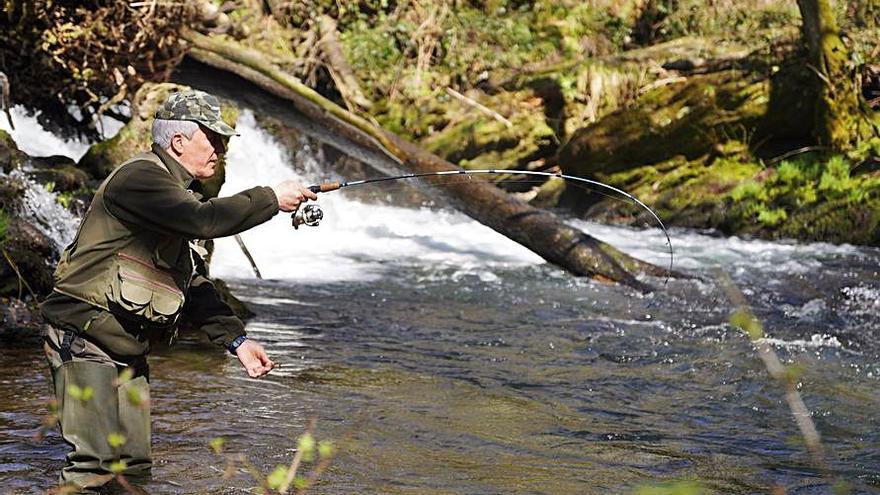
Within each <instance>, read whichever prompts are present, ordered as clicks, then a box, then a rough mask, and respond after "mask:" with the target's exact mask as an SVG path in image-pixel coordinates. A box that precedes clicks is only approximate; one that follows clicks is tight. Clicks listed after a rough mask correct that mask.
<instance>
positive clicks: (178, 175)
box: [151, 143, 200, 189]
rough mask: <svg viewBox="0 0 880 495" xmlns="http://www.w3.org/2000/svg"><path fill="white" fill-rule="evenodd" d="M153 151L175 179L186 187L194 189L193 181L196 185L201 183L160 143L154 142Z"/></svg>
mask: <svg viewBox="0 0 880 495" xmlns="http://www.w3.org/2000/svg"><path fill="white" fill-rule="evenodd" d="M151 151H152V152H153V153H154V154H155V155H156V156H158V157H159V159H160V160H162V163H164V164H165V166H166V167H168V171H169V172H170V173H171V176H172V177H174V180H175V181H177V182H178V183H180V185H181V186H183V188H184V189H192V188H193V183H196V185H197V186H198V185H200V183H199V182H198V181H197V180H196V179H195V177H193V175H192V174H191V173H189V170H187V169H185V168H183V165H181V164H180V162H178V161H177V160H175V159H174V157H172V156H171V155H169V154H168V152H167V151H165V150H163V149H162V148H161V147H160V146H159V145H158V144H155V143H153V146H152V148H151Z"/></svg>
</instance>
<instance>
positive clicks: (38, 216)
mask: <svg viewBox="0 0 880 495" xmlns="http://www.w3.org/2000/svg"><path fill="white" fill-rule="evenodd" d="M0 180H3V181H10V182H12V183H14V184H20V185H21V186H22V187H23V188H24V198H23V201H22V202H21V203H20V206H19V207H20V209H21V211H19V212H18V213H19V214H20V215H22V216H23V217H25V218H30V219H32V220H33V222H32V224H33V225H34V226H35V227H36V228H37V229H38V230H39V231H40V232H41V233H42V234H44V235H45V236H47V237H48V238H49V239H51V240H52V243H53V244H54V245H55V248H56V249H57V250H58V252H61V251H62V250H63V249H64V248H65V247H66V246H67V245H68V244H70V241H72V240H73V236H74V235H76V227H77V223H78V222H79V219H78V218H77V217H76V216H75V215H73V214H72V213H70V212H69V211H67V209H66V208H64V207H63V206H61V205H60V204H58V201H57V196H56V195H55V194H54V193H51V192H49V191H47V190H46V188H45V187H43V186H41V185H40V184H37V183H36V182H34V181H33V180H31V179H30V178H28V176H27V175H26V174H25V172H24V171H22V170H20V169H15V170H13V171H12V172H10V173H9V174H5V173H3V172H2V171H0Z"/></svg>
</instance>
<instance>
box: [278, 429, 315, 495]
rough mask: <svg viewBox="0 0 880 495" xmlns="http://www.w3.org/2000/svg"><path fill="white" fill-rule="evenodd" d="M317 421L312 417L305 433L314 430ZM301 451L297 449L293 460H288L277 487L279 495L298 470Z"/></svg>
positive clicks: (282, 493) (284, 491)
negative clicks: (283, 474)
mask: <svg viewBox="0 0 880 495" xmlns="http://www.w3.org/2000/svg"><path fill="white" fill-rule="evenodd" d="M316 423H317V421H316V420H315V419H314V418H312V420H311V421H309V427H308V428H307V429H306V433H308V434H311V433H312V432H313V431H314V430H315V424H316ZM302 456H303V452H302V450H299V449H297V451H296V454H294V456H293V460H292V461H291V462H290V469H288V470H287V476H285V477H284V483H281V486H280V487H278V492H279V493H281V495H285V494H286V493H287V490H288V489H289V488H290V484H291V483H293V479H294V478H296V472H297V470H299V464H300V462H302Z"/></svg>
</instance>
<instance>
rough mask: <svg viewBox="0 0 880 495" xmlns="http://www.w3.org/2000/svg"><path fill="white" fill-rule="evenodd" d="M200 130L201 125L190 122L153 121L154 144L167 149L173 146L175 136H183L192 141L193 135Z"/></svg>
mask: <svg viewBox="0 0 880 495" xmlns="http://www.w3.org/2000/svg"><path fill="white" fill-rule="evenodd" d="M197 130H199V124H197V123H195V122H192V121H189V120H165V119H155V120H153V142H154V143H156V144H157V145H159V147H160V148H162V149H166V148H168V147H169V146H171V138H173V137H174V135H175V134H183V135H184V136H185V137H186V138H187V139H192V137H193V134H195V133H196V131H197Z"/></svg>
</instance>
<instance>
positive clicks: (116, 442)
mask: <svg viewBox="0 0 880 495" xmlns="http://www.w3.org/2000/svg"><path fill="white" fill-rule="evenodd" d="M125 441H126V439H125V437H124V436H122V435H120V434H119V433H111V434H109V435H107V443H108V444H109V445H110V446H111V447H113V448H114V449H118V448H119V447H122V446H123V445H125Z"/></svg>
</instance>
